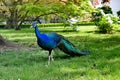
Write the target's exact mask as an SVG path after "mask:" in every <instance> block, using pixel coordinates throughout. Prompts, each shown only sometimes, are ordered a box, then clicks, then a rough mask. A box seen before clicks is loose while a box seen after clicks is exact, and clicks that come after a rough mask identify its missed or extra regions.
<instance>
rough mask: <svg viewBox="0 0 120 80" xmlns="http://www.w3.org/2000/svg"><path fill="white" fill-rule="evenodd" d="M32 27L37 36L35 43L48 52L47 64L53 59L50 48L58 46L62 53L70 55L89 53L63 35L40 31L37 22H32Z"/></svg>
mask: <svg viewBox="0 0 120 80" xmlns="http://www.w3.org/2000/svg"><path fill="white" fill-rule="evenodd" d="M32 27H33V28H35V34H36V37H37V44H38V45H39V46H40V47H41V48H42V49H44V50H47V51H48V52H49V54H48V65H49V64H50V62H51V61H52V60H53V56H52V54H51V53H52V50H54V49H55V48H59V49H60V50H61V51H63V52H64V53H66V54H68V55H70V56H82V55H87V54H89V51H84V52H83V51H80V50H79V49H77V48H76V47H75V46H74V45H73V44H72V43H71V42H70V41H69V40H68V39H66V38H65V37H64V36H62V35H60V34H57V33H55V32H51V33H49V34H44V33H41V32H40V31H39V29H38V25H37V22H32Z"/></svg>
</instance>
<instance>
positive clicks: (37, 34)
mask: <svg viewBox="0 0 120 80" xmlns="http://www.w3.org/2000/svg"><path fill="white" fill-rule="evenodd" d="M35 34H36V36H37V38H38V37H39V36H40V35H41V34H40V31H39V29H38V26H36V27H35Z"/></svg>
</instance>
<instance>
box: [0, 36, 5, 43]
mask: <svg viewBox="0 0 120 80" xmlns="http://www.w3.org/2000/svg"><path fill="white" fill-rule="evenodd" d="M0 45H5V40H4V39H3V37H2V36H1V35H0Z"/></svg>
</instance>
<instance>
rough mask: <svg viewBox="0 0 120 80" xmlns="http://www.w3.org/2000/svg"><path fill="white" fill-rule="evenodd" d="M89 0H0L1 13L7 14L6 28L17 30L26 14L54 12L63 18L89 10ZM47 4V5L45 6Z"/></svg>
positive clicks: (39, 14) (38, 14)
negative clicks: (3, 9)
mask: <svg viewBox="0 0 120 80" xmlns="http://www.w3.org/2000/svg"><path fill="white" fill-rule="evenodd" d="M88 1H89V0H66V2H65V3H63V2H62V3H61V0H1V2H2V7H3V6H4V7H6V10H5V11H3V12H4V13H3V15H4V16H7V17H6V19H7V21H6V22H7V25H6V28H14V29H15V30H19V29H20V26H21V24H22V22H23V21H24V20H25V18H26V17H27V16H31V17H36V16H45V15H50V14H55V15H58V16H61V17H64V18H66V17H67V18H68V17H74V16H78V15H82V14H83V13H85V12H90V11H91V7H90V5H89V3H88ZM46 6H47V7H46Z"/></svg>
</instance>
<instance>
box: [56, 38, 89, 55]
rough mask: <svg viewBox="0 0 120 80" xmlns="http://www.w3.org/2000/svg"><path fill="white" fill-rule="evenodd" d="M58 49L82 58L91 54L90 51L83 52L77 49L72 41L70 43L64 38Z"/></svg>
mask: <svg viewBox="0 0 120 80" xmlns="http://www.w3.org/2000/svg"><path fill="white" fill-rule="evenodd" d="M58 48H59V49H60V50H62V51H63V52H65V53H66V54H68V55H70V56H82V55H87V54H89V52H88V51H86V52H82V51H80V50H79V49H77V48H76V47H75V46H74V45H73V44H72V43H71V42H70V41H68V40H67V39H65V38H64V37H62V39H61V41H60V43H59V45H58Z"/></svg>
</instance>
